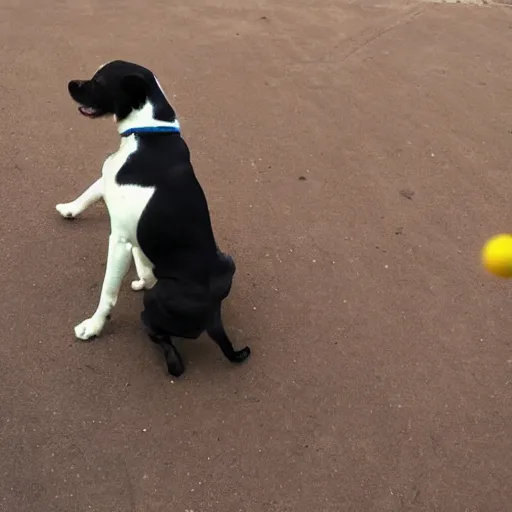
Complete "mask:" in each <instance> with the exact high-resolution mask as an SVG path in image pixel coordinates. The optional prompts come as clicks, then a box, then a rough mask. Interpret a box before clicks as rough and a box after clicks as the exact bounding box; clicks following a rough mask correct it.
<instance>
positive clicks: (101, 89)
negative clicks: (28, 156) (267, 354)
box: [56, 61, 250, 376]
mask: <svg viewBox="0 0 512 512" xmlns="http://www.w3.org/2000/svg"><path fill="white" fill-rule="evenodd" d="M68 90H69V94H70V95H71V97H72V98H73V99H74V100H75V101H76V102H77V103H78V104H79V111H80V113H81V114H83V115H84V116H87V117H89V118H98V117H103V116H114V119H115V121H116V123H117V129H118V132H119V134H120V136H121V144H120V147H119V149H118V150H117V151H116V152H115V153H113V154H112V155H110V156H109V157H108V158H107V159H106V160H105V163H104V164H103V170H102V177H101V178H100V179H99V180H98V181H96V182H95V183H94V184H93V185H91V187H89V188H88V189H87V190H86V191H85V192H84V193H83V194H82V195H81V196H79V197H78V198H77V199H75V200H74V201H72V202H70V203H66V204H59V205H57V206H56V208H57V210H58V212H59V213H60V214H61V215H62V216H64V217H66V218H74V217H76V216H77V215H79V214H80V213H82V212H83V211H84V210H85V209H86V208H88V207H89V206H90V205H91V204H93V203H94V202H96V201H98V200H99V199H101V198H103V199H104V201H105V204H106V205H107V208H108V212H109V215H110V223H111V233H110V238H109V247H108V259H107V266H106V271H105V278H104V281H103V287H102V290H101V296H100V300H99V304H98V307H97V309H96V312H95V313H94V314H93V316H92V317H91V318H88V319H87V320H85V321H83V322H82V323H81V324H79V325H77V326H76V327H75V335H76V337H77V338H79V339H81V340H88V339H90V338H93V337H95V336H98V335H99V334H100V333H101V331H102V329H103V327H104V325H105V322H106V321H107V319H108V318H109V317H110V313H111V311H112V309H113V307H114V306H115V304H116V301H117V297H118V293H119V289H120V286H121V282H122V280H123V278H124V276H125V275H126V273H127V271H128V268H129V266H130V262H131V258H132V257H133V259H134V261H135V267H136V269H137V274H138V277H139V279H138V280H137V281H134V282H133V283H132V288H133V289H134V290H140V289H145V291H144V310H143V312H142V314H141V319H142V323H143V325H144V326H145V328H146V330H147V332H148V334H149V336H150V338H151V339H152V340H153V341H154V342H156V343H158V344H159V345H160V346H162V348H163V349H164V352H165V354H166V361H167V367H168V371H169V373H170V374H171V375H174V376H179V375H181V374H182V373H183V371H184V366H183V361H182V359H181V357H180V355H179V353H178V352H177V350H176V348H175V347H174V345H173V342H172V337H182V338H192V339H194V338H197V337H199V335H200V334H201V333H202V332H203V331H206V332H207V333H208V334H209V336H210V337H211V338H212V339H213V340H214V341H215V342H216V343H217V344H218V345H219V347H220V348H221V350H222V352H223V353H224V355H225V356H226V358H227V359H229V360H230V361H231V362H234V363H240V362H242V361H244V360H245V359H247V357H249V355H250V349H249V347H245V348H243V349H242V350H239V351H236V350H235V349H234V348H233V345H232V344H231V342H230V340H229V338H228V336H227V335H226V332H225V330H224V327H223V324H222V318H221V303H222V301H223V300H224V299H225V298H226V297H227V296H228V294H229V292H230V289H231V283H232V279H233V275H234V273H235V263H234V261H233V259H232V258H231V257H230V256H228V255H227V254H223V253H222V252H221V251H220V250H219V248H218V246H217V244H216V242H215V238H214V234H213V229H212V225H211V221H210V214H209V211H208V204H207V201H206V198H205V195H204V193H203V190H202V188H201V185H200V184H199V182H198V180H197V178H196V176H195V174H194V169H193V167H192V164H191V161H190V153H189V149H188V146H187V144H186V143H185V141H184V140H183V138H182V137H181V134H180V125H179V122H178V119H177V118H176V113H175V112H174V110H173V108H172V107H171V105H170V104H169V102H168V100H167V98H166V97H165V94H164V93H163V91H162V89H161V87H160V84H159V83H158V80H157V79H156V77H155V76H154V75H153V73H152V72H151V71H149V70H148V69H146V68H144V67H141V66H139V65H137V64H132V63H130V62H125V61H113V62H110V63H108V64H106V65H104V66H102V67H101V68H100V69H99V70H98V71H97V72H96V73H95V75H94V76H93V77H92V79H90V80H72V81H71V82H69V85H68Z"/></svg>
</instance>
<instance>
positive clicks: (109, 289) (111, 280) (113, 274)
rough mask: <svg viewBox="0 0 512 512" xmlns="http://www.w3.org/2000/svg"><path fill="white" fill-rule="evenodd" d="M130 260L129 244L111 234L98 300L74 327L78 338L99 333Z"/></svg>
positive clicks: (88, 337) (86, 337) (113, 303)
mask: <svg viewBox="0 0 512 512" xmlns="http://www.w3.org/2000/svg"><path fill="white" fill-rule="evenodd" d="M130 260H131V245H130V244H128V243H127V242H126V239H124V238H123V237H121V236H118V235H116V234H111V235H110V237H109V241H108V258H107V268H106V271H105V278H104V280H103V287H102V289H101V296H100V302H99V304H98V308H97V309H96V312H95V313H94V315H93V316H92V317H91V318H88V319H87V320H84V321H83V322H82V323H81V324H79V325H77V326H76V327H75V335H76V337H77V338H78V339H81V340H88V339H90V338H93V337H95V336H98V335H99V334H100V333H101V331H102V329H103V326H104V325H105V322H106V321H107V318H108V316H109V315H110V312H111V311H112V309H113V307H114V306H115V305H116V302H117V295H118V293H119V289H120V287H121V282H122V280H123V277H124V276H125V275H126V273H127V272H128V268H129V266H130Z"/></svg>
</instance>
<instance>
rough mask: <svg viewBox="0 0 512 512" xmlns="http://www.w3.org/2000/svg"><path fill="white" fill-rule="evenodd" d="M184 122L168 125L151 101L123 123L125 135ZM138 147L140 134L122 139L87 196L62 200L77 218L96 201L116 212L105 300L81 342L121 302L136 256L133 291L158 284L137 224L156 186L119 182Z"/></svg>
mask: <svg viewBox="0 0 512 512" xmlns="http://www.w3.org/2000/svg"><path fill="white" fill-rule="evenodd" d="M171 124H172V125H174V126H179V123H178V122H177V121H176V122H175V123H169V122H167V123H165V122H162V121H158V120H156V119H154V118H153V106H152V105H151V103H150V102H149V101H148V102H146V104H145V105H144V106H143V107H142V108H141V109H139V110H134V111H132V113H131V114H130V115H129V116H128V117H127V118H126V119H125V120H123V121H122V122H120V123H119V126H118V130H119V132H120V133H122V132H124V131H125V130H127V129H129V128H134V127H140V126H162V125H165V126H169V125H171ZM136 150H137V139H136V138H135V136H134V135H131V136H128V137H124V138H122V139H121V145H120V147H119V149H118V150H117V151H116V152H115V153H113V154H112V155H110V156H109V157H108V158H107V159H106V160H105V163H104V164H103V170H102V177H101V178H100V179H99V180H97V181H96V182H95V183H94V184H93V185H91V186H90V187H89V188H88V189H87V190H86V191H85V192H84V193H83V194H82V195H81V196H79V197H78V198H77V199H75V200H74V201H72V202H70V203H66V204H58V205H57V206H56V208H57V211H58V212H59V213H60V214H61V215H63V216H64V217H76V216H77V215H79V214H80V213H82V212H83V211H84V210H85V209H86V208H88V207H89V206H90V205H91V204H93V203H94V202H96V201H98V200H99V199H101V198H103V199H104V201H105V204H106V205H107V208H108V212H109V215H110V224H111V233H110V237H109V247H108V257H107V266H106V270H105V277H104V280H103V286H102V289H101V294H100V300H99V303H98V306H97V308H96V311H95V313H94V314H93V315H92V317H90V318H88V319H87V320H84V321H83V322H82V323H80V324H79V325H77V326H76V327H75V335H76V337H77V338H79V339H81V340H87V339H90V338H92V337H94V336H98V335H99V334H100V333H101V331H102V329H103V327H104V325H105V322H106V320H107V317H108V316H109V315H110V313H111V311H112V309H113V307H114V306H115V304H116V302H117V296H118V293H119V289H120V287H121V283H122V280H123V278H124V277H125V275H126V273H127V271H128V268H129V266H130V260H131V257H133V259H134V261H135V267H136V269H137V274H138V277H139V279H138V280H136V281H133V282H132V289H133V290H141V289H143V288H150V287H151V286H153V285H154V284H155V282H156V279H155V277H154V275H153V270H152V269H153V265H152V263H151V262H150V261H149V260H148V258H147V257H146V256H145V255H144V253H143V252H142V250H141V249H140V247H139V244H138V242H137V225H138V222H139V219H140V216H141V215H142V212H143V211H144V209H145V207H146V205H147V204H148V201H149V200H150V199H151V197H152V195H153V193H154V188H153V187H141V186H137V185H119V184H117V183H116V180H115V177H116V175H117V173H118V171H119V170H120V169H121V168H122V167H123V165H124V164H125V162H126V160H127V159H128V157H129V156H130V155H131V154H132V153H134V152H135V151H136Z"/></svg>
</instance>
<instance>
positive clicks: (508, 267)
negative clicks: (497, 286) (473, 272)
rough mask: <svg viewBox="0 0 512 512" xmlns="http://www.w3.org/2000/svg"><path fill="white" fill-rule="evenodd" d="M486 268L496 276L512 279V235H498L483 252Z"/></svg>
mask: <svg viewBox="0 0 512 512" xmlns="http://www.w3.org/2000/svg"><path fill="white" fill-rule="evenodd" d="M482 263H483V264H484V267H485V268H486V269H487V270H488V271H489V272H490V273H491V274H494V275H495V276H499V277H512V235H496V236H493V237H492V238H491V239H490V240H488V241H487V242H486V244H485V245H484V248H483V250H482Z"/></svg>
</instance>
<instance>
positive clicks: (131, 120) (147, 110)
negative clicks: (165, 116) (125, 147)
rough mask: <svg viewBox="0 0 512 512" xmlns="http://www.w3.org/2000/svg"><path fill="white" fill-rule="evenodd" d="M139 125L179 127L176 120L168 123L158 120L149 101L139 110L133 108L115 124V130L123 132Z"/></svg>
mask: <svg viewBox="0 0 512 512" xmlns="http://www.w3.org/2000/svg"><path fill="white" fill-rule="evenodd" d="M139 126H175V127H176V128H178V129H179V128H180V123H179V121H178V120H177V119H176V121H174V122H172V123H170V122H169V121H160V120H159V119H155V118H154V117H153V105H151V103H150V102H149V101H146V103H145V104H144V105H143V106H142V108H140V109H139V110H133V111H132V113H131V114H130V115H129V116H128V117H127V118H126V119H123V120H122V121H120V122H119V123H118V124H117V131H118V132H119V133H123V132H125V131H126V130H129V129H130V128H137V127H139Z"/></svg>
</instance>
